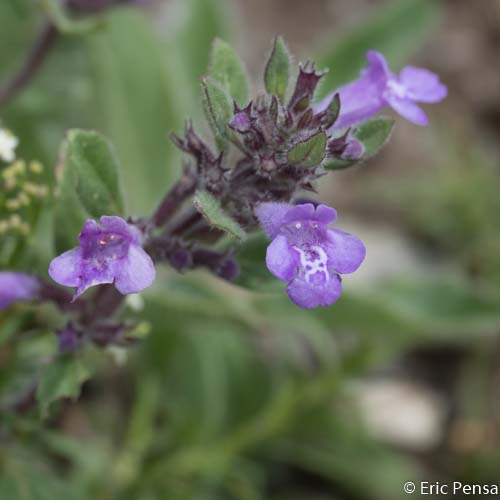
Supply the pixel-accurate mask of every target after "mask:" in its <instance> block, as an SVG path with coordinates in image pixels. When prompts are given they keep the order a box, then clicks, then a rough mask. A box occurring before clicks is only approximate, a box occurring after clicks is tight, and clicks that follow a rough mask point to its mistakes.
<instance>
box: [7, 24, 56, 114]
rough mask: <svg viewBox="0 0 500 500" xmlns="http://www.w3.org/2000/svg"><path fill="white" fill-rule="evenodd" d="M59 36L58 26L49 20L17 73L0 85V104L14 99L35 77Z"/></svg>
mask: <svg viewBox="0 0 500 500" xmlns="http://www.w3.org/2000/svg"><path fill="white" fill-rule="evenodd" d="M58 37H59V32H58V31H57V29H56V27H55V26H54V25H53V24H52V23H51V22H47V23H46V24H45V26H44V27H43V28H42V30H41V32H40V33H39V35H38V38H37V39H36V41H35V43H34V45H33V47H32V48H31V50H30V52H29V53H28V56H27V57H26V59H25V61H24V63H23V65H22V66H21V68H20V69H19V71H18V72H17V74H16V75H14V77H13V78H12V79H11V80H9V81H7V83H6V84H5V85H3V86H2V87H0V106H1V105H3V104H6V103H7V102H9V101H10V100H11V99H13V98H14V97H15V96H16V95H17V94H18V93H19V92H20V91H21V90H23V88H24V87H26V85H27V84H28V83H29V82H30V81H31V80H32V79H33V78H34V76H35V75H36V74H37V72H38V70H39V69H40V68H41V66H42V64H43V63H44V61H45V59H46V58H47V56H48V54H49V53H50V50H51V49H52V47H53V46H54V43H55V41H56V40H57V38H58Z"/></svg>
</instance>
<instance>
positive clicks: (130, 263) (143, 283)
mask: <svg viewBox="0 0 500 500" xmlns="http://www.w3.org/2000/svg"><path fill="white" fill-rule="evenodd" d="M155 276H156V270H155V266H154V264H153V261H152V260H151V257H150V256H149V255H148V254H147V253H146V252H145V251H144V250H143V249H142V248H141V247H139V246H135V245H131V246H130V248H129V251H128V255H127V257H126V258H125V260H124V262H122V263H121V265H120V267H119V270H118V271H117V274H116V280H115V286H116V288H117V290H118V291H119V292H120V293H122V294H124V295H125V294H128V293H136V292H140V291H141V290H144V289H145V288H148V287H149V286H151V285H152V284H153V281H154V279H155Z"/></svg>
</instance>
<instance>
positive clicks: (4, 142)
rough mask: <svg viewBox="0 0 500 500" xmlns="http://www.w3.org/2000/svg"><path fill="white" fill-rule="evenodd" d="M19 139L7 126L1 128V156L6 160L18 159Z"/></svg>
mask: <svg viewBox="0 0 500 500" xmlns="http://www.w3.org/2000/svg"><path fill="white" fill-rule="evenodd" d="M18 144H19V139H18V138H17V137H16V136H15V135H14V134H12V132H10V131H9V130H7V129H5V128H0V158H1V159H2V160H3V161H5V162H9V163H10V162H12V161H14V160H15V159H16V147H17V145H18Z"/></svg>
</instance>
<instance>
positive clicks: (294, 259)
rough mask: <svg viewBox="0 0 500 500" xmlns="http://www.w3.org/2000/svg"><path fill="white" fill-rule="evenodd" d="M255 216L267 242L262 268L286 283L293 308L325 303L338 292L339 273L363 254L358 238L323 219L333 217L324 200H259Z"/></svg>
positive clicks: (358, 261)
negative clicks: (297, 202) (293, 202)
mask: <svg viewBox="0 0 500 500" xmlns="http://www.w3.org/2000/svg"><path fill="white" fill-rule="evenodd" d="M256 215H257V217H258V219H259V221H260V223H261V225H262V227H263V228H264V230H265V231H266V233H267V234H268V236H269V237H270V238H272V240H273V241H272V242H271V244H270V245H269V247H268V249H267V254H266V264H267V268H268V269H269V271H271V273H273V274H274V275H275V276H276V277H277V278H278V279H280V280H282V281H286V282H288V287H287V293H288V296H289V297H290V299H291V300H292V302H294V304H296V305H297V306H299V307H303V308H305V309H311V308H314V307H318V306H330V305H331V304H333V303H334V302H335V301H336V300H337V299H338V298H339V296H340V294H341V292H342V285H341V281H342V280H341V277H340V274H346V273H352V272H354V271H356V269H358V267H359V266H360V265H361V263H362V262H363V260H364V258H365V253H366V251H365V247H364V245H363V243H362V242H361V240H359V239H358V238H356V237H355V236H352V235H351V234H348V233H345V232H343V231H340V230H338V229H329V228H328V224H330V223H332V222H334V221H335V219H336V218H337V213H336V211H335V210H334V209H333V208H331V207H328V206H326V205H318V206H317V207H314V205H313V204H311V203H305V204H302V205H288V204H285V203H272V202H269V203H261V204H260V205H259V206H258V207H257V209H256Z"/></svg>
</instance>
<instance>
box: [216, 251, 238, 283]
mask: <svg viewBox="0 0 500 500" xmlns="http://www.w3.org/2000/svg"><path fill="white" fill-rule="evenodd" d="M217 275H218V276H219V277H221V278H222V279H224V280H227V281H234V280H235V279H236V278H237V277H238V276H239V275H240V266H239V264H238V263H237V262H236V260H234V259H233V258H231V257H228V258H227V259H225V260H224V261H222V263H221V264H220V266H219V268H218V269H217Z"/></svg>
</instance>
